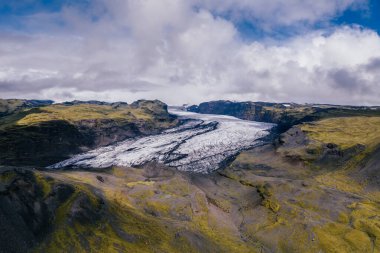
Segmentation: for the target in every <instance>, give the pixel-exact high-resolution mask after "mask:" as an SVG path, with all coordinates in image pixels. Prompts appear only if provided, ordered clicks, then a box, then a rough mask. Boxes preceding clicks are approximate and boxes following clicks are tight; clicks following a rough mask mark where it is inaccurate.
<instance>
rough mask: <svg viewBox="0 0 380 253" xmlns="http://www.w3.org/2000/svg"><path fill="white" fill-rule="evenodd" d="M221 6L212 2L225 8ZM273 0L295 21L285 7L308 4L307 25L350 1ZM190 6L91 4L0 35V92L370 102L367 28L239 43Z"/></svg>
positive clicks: (224, 25) (371, 45) (374, 95)
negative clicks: (40, 26) (52, 23)
mask: <svg viewBox="0 0 380 253" xmlns="http://www.w3.org/2000/svg"><path fill="white" fill-rule="evenodd" d="M230 2H231V1H225V4H224V5H222V6H221V7H220V8H226V10H227V9H228V3H230ZM267 2H268V1H267ZM280 2H281V3H282V1H278V2H277V1H269V5H268V6H267V7H268V8H269V9H273V11H274V10H276V8H279V9H281V11H282V12H286V13H287V14H286V15H288V16H289V17H290V18H288V19H287V20H288V21H286V22H298V21H300V20H302V18H301V19H300V18H298V16H297V14H296V13H293V14H291V13H290V12H291V11H292V10H293V11H295V12H298V11H301V12H302V10H303V8H306V7H310V6H312V7H313V8H314V12H315V13H314V14H315V15H314V16H313V17H310V20H308V21H310V22H313V20H318V19H321V18H322V16H326V15H333V14H334V13H336V12H339V11H342V10H343V9H345V8H349V6H352V4H353V3H354V1H351V0H343V1H320V2H319V1H318V3H319V4H317V3H314V2H316V1H314V2H311V1H310V2H308V1H302V2H303V3H299V2H298V1H295V0H294V1H292V2H291V3H289V5H290V6H283V5H282V4H281V3H280ZM223 3H224V2H223ZM276 3H277V5H278V6H277V7H276V8H275V7H271V6H272V5H275V4H276ZM306 3H308V4H306ZM329 3H330V4H329ZM102 4H106V5H105V6H104V5H102ZM193 4H194V2H191V1H184V0H164V1H160V2H158V1H155V0H145V1H134V0H130V1H122V0H111V1H107V2H101V1H99V2H98V4H97V5H94V8H93V9H91V10H89V11H88V13H87V14H86V15H84V14H83V13H80V12H78V10H76V9H73V8H72V7H70V8H64V10H63V11H62V12H61V13H56V14H54V15H53V16H54V20H61V22H64V23H65V24H66V26H56V27H55V29H50V28H49V29H48V31H49V32H46V31H45V32H41V31H40V32H39V33H34V34H27V33H25V34H22V35H20V34H16V33H9V32H8V33H6V32H2V34H1V36H0V92H1V96H2V97H26V98H32V97H34V98H46V99H55V100H58V101H60V100H70V99H98V100H110V101H112V100H114V101H115V100H124V101H129V102H130V101H132V100H135V99H139V98H148V99H155V98H157V99H161V100H163V101H165V102H167V103H170V104H181V103H198V102H201V101H205V100H212V99H235V100H267V101H295V102H323V103H342V104H378V101H379V98H380V93H379V91H380V87H379V84H380V75H379V74H378V73H379V68H380V67H379V66H380V64H379V62H380V38H379V36H378V35H377V34H376V33H375V32H373V31H370V30H365V29H361V28H355V27H338V28H334V29H329V31H311V32H308V33H307V34H305V35H299V36H297V37H295V38H291V39H288V40H287V41H281V42H278V43H273V42H272V43H270V44H269V43H266V42H260V41H256V42H249V43H248V42H244V41H242V40H241V39H240V35H239V33H238V31H237V29H236V28H235V27H234V24H233V23H232V22H231V21H229V20H226V19H223V18H221V17H218V16H215V15H212V14H211V13H210V11H209V10H208V9H207V8H209V9H213V10H214V11H215V8H214V7H212V4H213V3H212V1H211V0H210V1H206V2H205V5H204V8H202V9H194V8H193V6H194V5H193ZM206 4H207V5H206ZM236 4H237V5H236V7H235V8H237V10H238V9H239V8H244V9H246V10H252V13H254V12H255V11H258V10H256V7H257V6H258V7H260V6H263V5H264V4H263V3H262V1H236ZM251 4H252V5H251ZM256 4H257V6H256ZM305 6H306V7H305ZM206 7H207V8H206ZM258 7H257V8H258ZM231 8H232V7H231ZM284 8H285V9H284ZM286 8H289V10H286ZM237 10H236V11H237ZM231 11H235V10H234V9H231ZM267 11H268V12H270V11H269V10H267ZM288 12H289V13H288ZM260 13H261V12H260ZM252 15H253V14H252ZM263 15H264V14H263ZM265 15H269V14H265ZM284 15H285V14H284ZM286 15H285V16H286ZM94 16H96V17H97V18H96V20H95V21H94V20H93V19H94ZM33 18H34V17H33V16H32V17H29V19H33ZM37 19H40V17H39V16H38V17H37ZM263 19H264V18H263ZM292 20H293V21H292ZM303 21H305V20H303ZM276 22H278V21H276ZM281 22H282V21H281ZM32 23H33V24H35V22H32ZM284 24H285V23H284Z"/></svg>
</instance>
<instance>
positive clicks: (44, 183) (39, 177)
mask: <svg viewBox="0 0 380 253" xmlns="http://www.w3.org/2000/svg"><path fill="white" fill-rule="evenodd" d="M34 177H35V179H36V182H37V184H38V185H39V186H40V187H41V190H42V194H43V196H44V197H46V196H47V195H48V194H49V193H50V192H51V189H52V184H53V183H54V182H53V181H49V180H48V179H47V178H46V177H45V176H44V175H43V174H42V173H40V172H38V171H36V172H35V173H34Z"/></svg>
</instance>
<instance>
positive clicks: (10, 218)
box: [0, 101, 380, 253]
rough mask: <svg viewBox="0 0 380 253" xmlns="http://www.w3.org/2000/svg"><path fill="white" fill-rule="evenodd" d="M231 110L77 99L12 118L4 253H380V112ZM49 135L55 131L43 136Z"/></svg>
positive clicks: (2, 202) (1, 221) (1, 191)
mask: <svg viewBox="0 0 380 253" xmlns="http://www.w3.org/2000/svg"><path fill="white" fill-rule="evenodd" d="M4 103H6V102H4ZM12 103H13V102H12ZM94 103H95V104H94ZM210 103H211V104H214V103H212V102H210ZM231 104H233V103H231V102H225V104H224V103H222V102H220V101H219V102H217V105H218V106H217V107H215V106H213V107H212V108H213V109H212V110H211V109H207V110H208V111H207V113H215V114H214V115H210V114H203V113H202V112H200V113H201V114H198V113H193V112H186V111H178V110H172V109H170V108H168V107H167V106H166V105H165V104H163V103H161V102H157V101H140V102H138V103H133V104H131V105H126V104H122V105H120V104H118V105H114V104H113V105H111V104H104V103H103V104H101V103H100V102H94V101H92V102H91V103H89V102H75V103H71V102H70V103H66V104H64V105H62V104H59V105H55V104H54V105H44V106H42V107H41V106H38V107H33V108H30V107H26V108H23V109H17V110H15V111H14V112H13V113H11V114H7V115H6V116H2V117H0V122H2V124H1V126H0V130H1V131H2V132H1V134H0V138H2V140H3V144H2V146H1V145H0V148H2V149H1V150H2V153H1V155H0V164H1V166H0V252H4V253H5V252H7V253H8V252H15V253H18V252H20V253H21V252H46V253H50V252H52V253H53V252H54V253H56V252H59V253H60V252H62V253H65V252H115V253H120V252H194V253H195V252H202V253H203V252H210V253H213V252H226V253H227V252H247V253H248V252H249V253H251V252H259V253H262V252H265V253H272V252H315V253H319V252H326V253H330V252H331V253H335V252H339V253H340V252H358V253H361V252H373V253H376V252H380V215H379V214H380V188H379V187H380V173H379V171H380V167H379V166H380V155H379V154H380V153H379V152H380V151H379V150H380V111H379V110H378V109H377V108H367V107H360V108H357V107H346V106H328V105H318V106H307V105H294V104H293V105H291V106H283V105H282V104H270V105H269V104H266V105H265V107H266V109H265V110H272V111H273V112H274V113H273V114H270V116H266V117H268V118H266V119H265V122H254V121H248V120H247V119H249V120H252V118H249V117H248V116H247V115H259V114H256V113H255V111H257V110H258V109H257V108H254V109H252V107H250V108H251V109H249V108H247V107H246V103H244V102H243V103H241V104H238V103H237V102H234V106H235V107H236V106H238V107H239V108H244V110H243V111H244V114H242V113H241V110H240V109H239V110H235V109H234V110H231V109H228V110H229V113H228V114H234V115H233V116H235V117H236V118H235V117H231V116H226V115H222V114H223V113H224V112H223V111H217V109H218V108H219V109H218V110H221V109H220V108H224V107H228V108H229V107H230V105H231ZM120 106H121V107H120ZM189 110H192V109H191V108H189ZM204 110H206V109H204ZM203 112H206V111H203ZM226 114H227V113H226ZM266 115H268V114H266ZM238 118H240V119H238ZM105 119H107V121H105ZM286 119H288V120H289V121H286ZM57 120H58V121H60V122H61V121H64V122H65V124H67V125H69V126H70V127H71V128H72V129H73V130H75V131H76V132H77V133H79V134H80V135H78V136H85V137H86V136H87V138H89V140H92V141H93V142H91V143H92V144H91V145H90V144H88V145H87V146H83V145H82V143H80V142H79V141H78V140H80V138H79V137H75V136H74V135H71V133H70V132H64V131H61V129H60V128H58V129H57V128H55V125H54V123H55V122H56V121H57ZM88 120H91V121H88ZM256 120H260V121H264V120H263V118H256ZM83 121H84V122H86V124H85V125H83ZM88 122H91V124H89V123H88ZM103 122H111V123H112V127H111V128H109V127H108V126H109V125H108V124H110V123H107V124H103ZM125 122H128V124H134V128H133V129H135V130H134V131H133V132H130V131H126V130H125V128H124V127H125ZM42 126H44V127H45V126H48V127H49V129H55V131H53V132H50V131H42V132H41V134H42V135H39V136H40V138H36V136H35V135H34V133H35V132H34V131H36V130H33V131H31V130H30V129H41V127H42ZM82 126H85V128H82ZM284 126H287V127H286V128H284ZM16 129H17V134H16V132H13V131H16ZM110 129H112V130H110ZM129 129H130V128H129ZM9 132H13V134H12V135H9ZM57 133H60V135H59V138H55V137H54V136H55V135H56V134H57ZM88 133H94V134H92V135H89V134H88ZM127 133H128V135H127ZM9 136H13V137H14V138H15V139H13V140H12V141H10V139H9ZM41 138H42V139H45V140H46V139H47V138H52V139H51V141H50V142H43V141H41ZM94 141H95V142H94ZM21 143H22V145H21ZM63 143H70V144H71V145H74V146H73V147H76V148H77V149H72V148H71V147H72V146H64V145H63ZM54 144H58V147H57V149H56V148H55V146H54ZM33 145H35V147H38V149H36V151H35V152H34V153H32V152H31V151H29V152H26V153H25V152H24V151H23V152H16V153H15V150H18V149H20V150H28V149H27V148H28V147H33ZM21 148H22V149H21ZM58 148H59V149H58ZM54 152H62V155H60V156H52V155H51V154H54ZM32 155H36V157H35V159H32V160H29V162H30V161H32V162H30V163H29V164H28V165H25V161H28V157H30V156H32ZM44 157H47V158H48V159H47V160H45V159H44ZM20 158H21V159H20ZM47 166H49V167H47Z"/></svg>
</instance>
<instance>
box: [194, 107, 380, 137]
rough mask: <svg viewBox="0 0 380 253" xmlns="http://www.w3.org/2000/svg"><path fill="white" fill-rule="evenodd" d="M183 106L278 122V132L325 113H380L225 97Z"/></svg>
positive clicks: (378, 113) (367, 109) (374, 109)
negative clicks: (234, 99)
mask: <svg viewBox="0 0 380 253" xmlns="http://www.w3.org/2000/svg"><path fill="white" fill-rule="evenodd" d="M187 110H188V111H191V112H197V113H204V114H221V115H230V116H234V117H237V118H240V119H245V120H253V121H260V122H269V123H276V124H278V130H279V132H285V131H286V130H288V129H289V128H291V127H292V126H293V125H296V124H299V123H302V122H310V121H314V120H318V119H322V118H328V117H345V116H355V115H367V116H380V107H365V106H340V105H324V104H296V103H268V102H231V101H226V100H219V101H211V102H204V103H201V104H199V105H192V106H189V107H187Z"/></svg>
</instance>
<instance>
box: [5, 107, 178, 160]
mask: <svg viewBox="0 0 380 253" xmlns="http://www.w3.org/2000/svg"><path fill="white" fill-rule="evenodd" d="M176 124H177V121H176V119H175V118H173V117H172V116H171V115H170V114H169V113H168V111H167V106H166V105H165V104H164V103H162V102H160V101H146V100H141V101H137V102H134V103H132V104H130V105H125V104H120V103H117V104H112V105H111V104H93V103H90V104H87V103H74V104H72V105H71V104H69V105H65V104H55V105H49V106H44V107H38V108H32V109H24V110H21V111H16V112H14V113H12V114H10V115H7V116H3V117H0V165H1V164H2V165H16V166H17V165H32V166H47V165H50V164H53V163H55V162H59V161H62V160H64V159H67V158H69V157H70V156H71V155H73V154H77V153H80V152H83V151H86V150H89V149H93V148H96V147H101V146H105V145H108V144H111V143H113V142H116V141H121V140H124V139H126V138H129V137H136V136H141V135H149V134H154V133H159V132H160V131H162V130H163V129H167V128H170V127H173V126H175V125H176Z"/></svg>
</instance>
